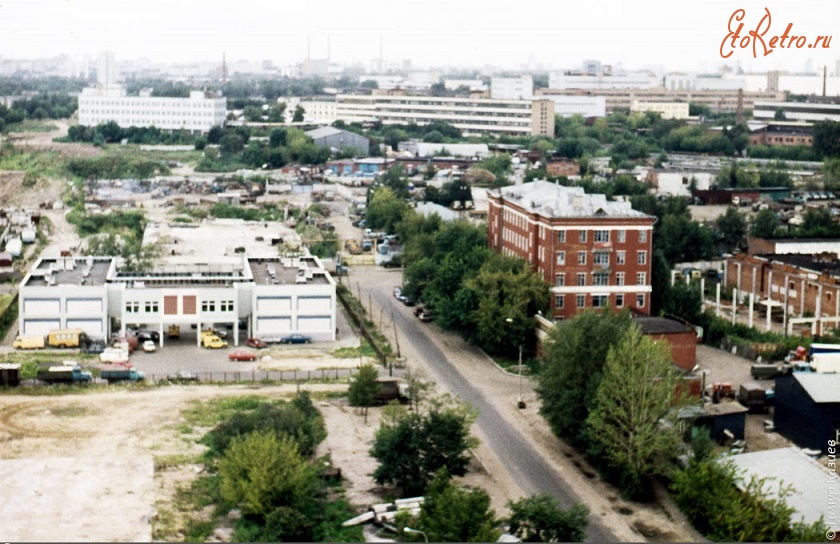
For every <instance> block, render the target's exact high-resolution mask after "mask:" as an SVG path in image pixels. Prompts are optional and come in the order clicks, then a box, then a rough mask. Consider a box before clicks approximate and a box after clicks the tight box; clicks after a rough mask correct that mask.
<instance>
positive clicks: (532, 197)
mask: <svg viewBox="0 0 840 544" xmlns="http://www.w3.org/2000/svg"><path fill="white" fill-rule="evenodd" d="M489 194H492V195H494V196H497V197H498V196H501V198H503V199H509V200H511V201H513V202H515V203H516V204H518V205H520V206H522V207H523V208H525V209H526V210H529V211H532V212H535V213H538V214H540V215H543V216H545V217H552V218H575V217H606V218H624V219H627V218H639V219H651V220H653V219H654V217H653V216H652V215H647V214H646V213H642V212H640V211H637V210H634V209H633V208H632V207H631V205H630V203H629V202H610V201H608V200H607V197H606V196H605V195H599V194H594V195H589V194H586V193H585V192H584V191H583V188H582V187H566V186H563V185H559V184H555V183H551V182H549V181H546V180H537V181H532V182H530V183H523V184H522V185H511V186H509V187H502V188H501V189H498V190H497V191H494V192H491V193H489Z"/></svg>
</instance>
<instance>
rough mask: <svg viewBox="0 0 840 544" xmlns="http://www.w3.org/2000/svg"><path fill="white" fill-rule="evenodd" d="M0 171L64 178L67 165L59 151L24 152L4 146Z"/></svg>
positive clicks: (0, 160)
mask: <svg viewBox="0 0 840 544" xmlns="http://www.w3.org/2000/svg"><path fill="white" fill-rule="evenodd" d="M0 170H18V171H23V172H26V174H27V175H30V176H40V177H48V178H58V177H64V176H65V175H66V169H65V163H64V161H63V160H62V159H61V157H60V155H59V153H58V152H57V151H24V150H22V149H18V148H16V147H14V146H11V145H4V146H3V149H2V151H0Z"/></svg>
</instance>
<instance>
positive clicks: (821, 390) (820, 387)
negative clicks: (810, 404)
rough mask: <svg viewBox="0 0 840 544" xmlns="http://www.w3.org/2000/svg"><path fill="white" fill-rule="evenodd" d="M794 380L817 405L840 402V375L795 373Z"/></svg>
mask: <svg viewBox="0 0 840 544" xmlns="http://www.w3.org/2000/svg"><path fill="white" fill-rule="evenodd" d="M793 379H795V380H796V381H798V382H799V385H801V386H802V389H804V390H805V392H806V393H808V396H809V397H811V399H813V401H814V402H816V403H817V404H829V403H835V402H840V374H822V373H816V372H794V373H793Z"/></svg>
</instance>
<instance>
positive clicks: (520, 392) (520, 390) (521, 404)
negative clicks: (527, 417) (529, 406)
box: [516, 344, 525, 410]
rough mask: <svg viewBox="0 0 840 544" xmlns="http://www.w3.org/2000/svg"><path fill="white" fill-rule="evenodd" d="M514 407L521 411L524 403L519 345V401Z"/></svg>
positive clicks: (520, 347)
mask: <svg viewBox="0 0 840 544" xmlns="http://www.w3.org/2000/svg"><path fill="white" fill-rule="evenodd" d="M516 406H517V407H518V408H519V409H520V410H522V409H524V408H525V401H524V400H522V345H521V344H520V345H519V400H517V401H516Z"/></svg>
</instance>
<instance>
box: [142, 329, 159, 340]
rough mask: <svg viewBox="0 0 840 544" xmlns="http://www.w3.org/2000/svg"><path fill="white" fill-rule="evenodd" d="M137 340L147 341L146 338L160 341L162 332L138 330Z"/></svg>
mask: <svg viewBox="0 0 840 544" xmlns="http://www.w3.org/2000/svg"><path fill="white" fill-rule="evenodd" d="M137 340H139V341H140V342H145V341H146V340H151V341H152V342H158V341H159V340H160V333H159V332H157V331H137Z"/></svg>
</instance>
